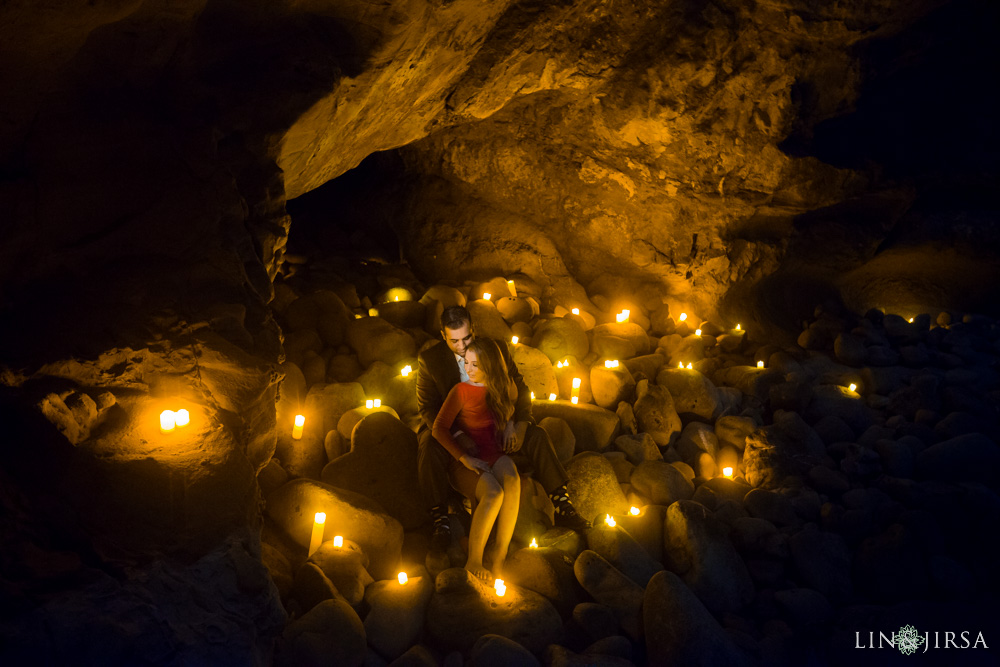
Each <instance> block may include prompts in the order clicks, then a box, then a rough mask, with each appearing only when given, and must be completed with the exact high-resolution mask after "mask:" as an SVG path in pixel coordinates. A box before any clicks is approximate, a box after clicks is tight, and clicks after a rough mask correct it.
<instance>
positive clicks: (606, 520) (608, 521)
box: [604, 514, 615, 528]
mask: <svg viewBox="0 0 1000 667" xmlns="http://www.w3.org/2000/svg"><path fill="white" fill-rule="evenodd" d="M604 523H606V524H608V525H609V526H611V527H612V528H614V527H615V520H614V518H613V517H612V516H611V515H610V514H605V515H604Z"/></svg>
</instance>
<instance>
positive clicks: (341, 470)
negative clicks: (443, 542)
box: [322, 412, 428, 530]
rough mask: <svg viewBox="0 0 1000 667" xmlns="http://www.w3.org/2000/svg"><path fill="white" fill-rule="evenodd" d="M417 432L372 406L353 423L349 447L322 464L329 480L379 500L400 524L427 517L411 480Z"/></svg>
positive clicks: (414, 523)
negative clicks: (346, 450)
mask: <svg viewBox="0 0 1000 667" xmlns="http://www.w3.org/2000/svg"><path fill="white" fill-rule="evenodd" d="M416 470H417V436H416V435H415V434H414V433H413V431H411V430H410V429H409V428H407V427H406V426H405V425H404V424H403V423H402V422H400V421H399V420H398V419H396V418H395V417H393V416H392V415H391V414H389V413H387V412H375V413H372V414H370V415H368V416H367V417H365V418H364V419H362V420H361V421H360V422H358V424H357V426H355V427H354V431H353V433H352V434H351V450H350V451H349V452H348V453H346V454H344V455H343V456H340V457H339V458H337V459H334V460H333V461H330V462H329V463H327V464H326V467H324V468H323V476H322V479H323V481H324V482H325V483H327V484H329V485H330V486H335V487H338V488H341V489H347V490H349V491H354V492H355V493H359V494H363V495H366V496H368V497H369V498H371V499H372V500H374V501H375V502H377V503H379V504H380V505H381V506H382V507H383V508H385V510H386V512H388V513H389V515H391V516H392V517H393V518H395V519H396V520H397V521H399V522H400V523H401V524H402V525H403V528H404V529H405V530H411V529H413V528H416V527H418V526H421V525H423V524H424V523H426V522H427V520H428V516H427V512H426V511H425V509H424V503H423V500H422V496H421V492H420V485H419V484H418V481H417V475H416Z"/></svg>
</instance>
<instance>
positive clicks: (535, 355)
mask: <svg viewBox="0 0 1000 667" xmlns="http://www.w3.org/2000/svg"><path fill="white" fill-rule="evenodd" d="M510 354H511V357H513V359H514V365H516V366H517V370H518V371H519V372H520V373H521V377H522V378H524V383H525V384H526V385H528V390H529V391H531V392H532V393H533V394H534V395H535V399H536V400H537V401H545V400H548V398H549V394H558V393H559V384H558V383H557V382H556V372H555V370H554V369H553V368H552V362H551V361H550V360H549V358H548V357H547V356H545V353H544V352H542V351H541V350H538V349H536V348H534V347H531V346H530V345H522V344H517V345H511V346H510Z"/></svg>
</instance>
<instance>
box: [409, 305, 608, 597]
mask: <svg viewBox="0 0 1000 667" xmlns="http://www.w3.org/2000/svg"><path fill="white" fill-rule="evenodd" d="M441 335H442V336H443V338H444V343H443V344H442V343H440V342H439V343H437V344H435V345H432V346H431V347H429V348H427V349H426V350H424V351H423V352H421V353H420V356H419V369H420V371H419V375H418V376H417V404H418V406H419V409H420V416H421V418H422V420H423V424H422V425H421V427H420V430H419V432H418V441H419V443H420V451H419V458H418V466H417V467H418V475H419V478H420V486H421V489H422V491H423V493H424V499H425V501H426V502H427V506H428V509H429V510H430V513H431V518H432V520H433V522H434V531H433V533H432V535H431V553H430V556H429V560H431V559H437V560H438V562H440V560H441V559H443V558H447V556H445V550H446V549H447V547H448V545H449V543H450V541H451V528H450V524H449V523H448V495H449V493H450V489H451V488H452V487H454V488H455V489H457V490H459V491H460V492H461V493H462V494H464V495H465V496H466V497H468V498H469V499H470V500H472V502H473V504H474V505H475V510H474V512H473V515H472V528H471V530H470V531H469V556H468V560H467V561H466V564H465V567H466V569H467V570H469V571H470V572H472V573H473V574H474V575H475V576H477V577H480V578H482V579H485V580H487V581H488V580H490V579H492V575H494V574H495V575H499V574H500V571H501V569H502V568H503V563H504V560H505V559H506V557H507V548H508V546H509V545H510V540H511V536H512V535H513V534H514V524H515V522H516V521H517V510H518V506H519V503H520V488H521V486H520V478H519V476H518V471H517V466H516V465H515V462H514V460H513V459H512V456H513V457H520V458H521V459H522V461H525V462H527V463H528V464H529V465H530V466H531V467H533V468H534V470H535V474H536V475H537V477H538V481H539V482H540V483H541V484H542V486H543V487H544V489H545V491H546V493H548V495H549V498H550V499H551V500H552V503H553V505H554V507H555V517H556V525H562V526H566V527H569V528H572V529H573V530H583V529H586V528H588V527H589V526H590V523H589V522H588V521H586V520H585V519H584V518H583V517H581V516H580V515H579V514H577V513H576V510H575V509H574V508H573V505H572V504H571V503H570V501H569V496H568V494H567V492H566V482H567V481H568V478H567V476H566V470H565V469H564V468H563V466H562V464H560V463H559V459H558V458H557V457H556V453H555V450H553V448H552V443H551V442H549V438H548V435H547V434H546V433H545V431H544V430H542V429H541V428H539V427H538V426H536V425H535V424H534V421H533V420H532V418H531V394H530V392H529V391H528V387H527V385H525V383H524V379H523V378H522V377H521V373H520V372H519V371H518V370H517V366H515V364H514V361H513V359H512V358H511V354H510V350H509V349H508V348H507V344H506V343H505V342H503V341H497V340H494V339H492V338H485V337H480V338H476V337H475V333H474V328H473V325H472V317H471V316H470V315H469V311H468V310H466V309H465V308H463V307H462V306H452V307H450V308H445V309H444V312H443V313H442V314H441ZM508 455H510V456H508ZM494 522H496V524H497V536H496V541H495V546H494V548H493V550H492V552H491V556H492V559H491V560H492V562H491V565H492V572H491V571H490V570H488V569H487V568H486V567H485V566H484V564H483V552H484V550H485V548H486V541H487V539H488V538H489V535H490V532H491V531H492V529H493V524H494Z"/></svg>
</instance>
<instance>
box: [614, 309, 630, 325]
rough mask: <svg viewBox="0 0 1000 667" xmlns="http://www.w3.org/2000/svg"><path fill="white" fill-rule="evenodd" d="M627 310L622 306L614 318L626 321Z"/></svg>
mask: <svg viewBox="0 0 1000 667" xmlns="http://www.w3.org/2000/svg"><path fill="white" fill-rule="evenodd" d="M628 316H629V310H628V308H623V309H622V312H620V313H618V314H617V315H615V319H616V320H618V321H619V322H628Z"/></svg>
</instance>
